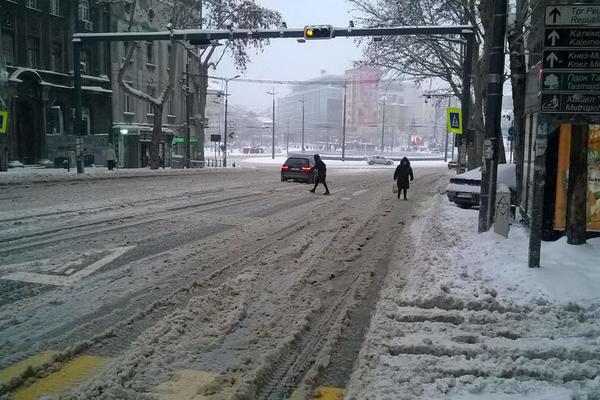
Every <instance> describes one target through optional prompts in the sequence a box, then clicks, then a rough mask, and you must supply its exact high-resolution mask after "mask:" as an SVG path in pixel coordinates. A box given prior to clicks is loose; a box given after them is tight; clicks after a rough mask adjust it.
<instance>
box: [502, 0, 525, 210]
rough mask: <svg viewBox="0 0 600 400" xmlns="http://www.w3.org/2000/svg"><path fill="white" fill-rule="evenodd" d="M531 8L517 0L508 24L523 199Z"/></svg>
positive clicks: (516, 161)
mask: <svg viewBox="0 0 600 400" xmlns="http://www.w3.org/2000/svg"><path fill="white" fill-rule="evenodd" d="M528 10H529V1H528V0H517V3H516V13H515V20H514V22H513V23H510V24H508V27H507V28H508V29H507V36H508V47H509V50H510V76H511V86H512V96H513V118H514V130H515V132H514V134H513V140H514V152H515V163H516V171H517V174H516V175H517V199H518V202H520V201H521V191H522V190H521V186H522V185H523V156H524V153H523V142H524V139H525V98H526V87H525V84H526V81H527V79H526V78H527V76H526V67H527V66H526V64H525V45H524V35H525V29H526V27H525V19H526V18H527V15H528Z"/></svg>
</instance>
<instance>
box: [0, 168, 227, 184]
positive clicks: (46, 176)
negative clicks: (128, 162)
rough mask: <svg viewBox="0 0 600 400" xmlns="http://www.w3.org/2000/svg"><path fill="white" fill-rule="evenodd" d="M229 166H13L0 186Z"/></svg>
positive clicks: (203, 170) (0, 177)
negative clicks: (69, 167) (80, 167)
mask: <svg viewBox="0 0 600 400" xmlns="http://www.w3.org/2000/svg"><path fill="white" fill-rule="evenodd" d="M228 169H229V168H194V169H171V168H164V169H163V168H159V169H155V170H152V169H149V168H130V169H116V170H113V171H109V170H108V169H107V168H104V167H86V168H85V169H84V173H83V174H77V170H76V169H75V168H71V171H69V172H67V171H66V170H64V169H58V168H49V169H45V168H18V169H17V168H15V169H10V170H8V172H2V173H0V186H2V185H15V184H16V185H18V184H27V183H49V182H65V181H83V180H97V179H116V178H136V177H145V176H173V175H195V174H199V173H207V172H206V171H210V172H218V171H223V170H228Z"/></svg>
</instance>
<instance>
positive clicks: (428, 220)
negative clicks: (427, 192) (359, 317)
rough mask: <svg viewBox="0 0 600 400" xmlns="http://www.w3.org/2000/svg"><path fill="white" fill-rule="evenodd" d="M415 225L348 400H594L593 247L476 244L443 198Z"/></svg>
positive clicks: (470, 216) (598, 288)
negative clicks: (534, 262) (534, 250)
mask: <svg viewBox="0 0 600 400" xmlns="http://www.w3.org/2000/svg"><path fill="white" fill-rule="evenodd" d="M431 202H432V204H431V207H426V208H425V209H426V211H425V212H424V214H423V215H422V216H421V218H419V219H418V220H417V221H418V222H417V223H415V224H413V226H412V228H411V234H412V236H413V243H414V248H412V249H402V251H399V254H398V257H397V258H398V263H397V265H396V267H395V268H393V269H392V271H391V272H390V276H389V277H388V284H387V286H386V288H384V289H383V291H382V293H381V299H380V302H379V304H378V307H377V311H376V314H375V315H374V316H373V318H372V320H371V326H370V328H369V332H368V334H367V337H366V339H365V341H364V343H363V346H362V349H361V352H360V355H359V360H358V362H357V368H356V369H355V371H354V373H353V376H352V379H351V382H350V384H349V385H348V388H347V391H346V394H345V397H344V398H345V399H356V400H368V399H427V400H433V399H453V400H479V399H481V400H484V399H485V400H500V399H502V400H516V399H528V400H563V399H564V400H567V399H569V400H572V399H581V400H583V399H590V400H591V399H598V398H600V377H599V372H600V267H599V266H600V263H599V262H598V260H600V239H593V240H590V241H588V243H587V244H585V245H582V246H570V245H567V243H566V240H565V239H564V238H563V239H561V240H559V241H557V242H553V243H543V246H542V267H541V268H537V269H530V268H528V266H527V254H528V231H527V230H526V228H525V227H523V226H521V225H520V224H519V223H513V224H512V227H511V232H510V235H509V238H508V239H504V238H502V237H500V236H498V235H496V234H494V233H493V232H489V233H484V234H477V233H476V232H477V211H475V210H461V209H459V208H458V207H456V206H454V205H452V204H451V203H449V202H448V200H447V199H445V196H443V195H436V196H434V197H433V199H432V200H431Z"/></svg>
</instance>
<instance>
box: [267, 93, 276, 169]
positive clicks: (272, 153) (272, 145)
mask: <svg viewBox="0 0 600 400" xmlns="http://www.w3.org/2000/svg"><path fill="white" fill-rule="evenodd" d="M267 94H270V95H272V96H273V137H272V141H271V159H273V160H274V159H275V86H273V91H272V92H267Z"/></svg>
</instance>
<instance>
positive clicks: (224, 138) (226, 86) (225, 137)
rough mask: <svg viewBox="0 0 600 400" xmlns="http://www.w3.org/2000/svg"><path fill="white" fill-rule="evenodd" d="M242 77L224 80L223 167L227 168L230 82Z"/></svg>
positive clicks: (237, 76)
mask: <svg viewBox="0 0 600 400" xmlns="http://www.w3.org/2000/svg"><path fill="white" fill-rule="evenodd" d="M239 77H240V75H236V76H234V77H232V78H224V79H223V80H224V81H225V134H224V135H223V146H224V147H225V150H224V151H223V167H227V100H228V96H229V81H232V80H234V79H237V78H239Z"/></svg>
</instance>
